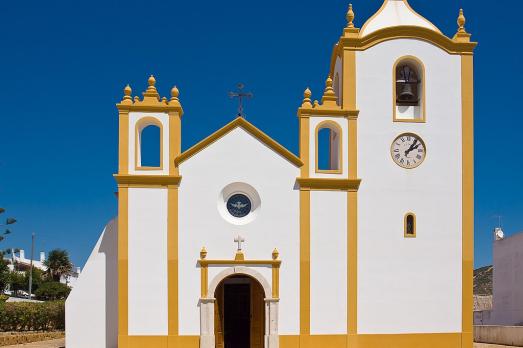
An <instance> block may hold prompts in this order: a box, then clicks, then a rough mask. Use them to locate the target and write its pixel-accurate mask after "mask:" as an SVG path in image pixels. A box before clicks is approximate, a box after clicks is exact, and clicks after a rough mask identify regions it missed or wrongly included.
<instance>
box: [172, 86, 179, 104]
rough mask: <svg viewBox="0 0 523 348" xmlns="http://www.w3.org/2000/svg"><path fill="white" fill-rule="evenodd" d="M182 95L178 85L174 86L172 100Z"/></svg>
mask: <svg viewBox="0 0 523 348" xmlns="http://www.w3.org/2000/svg"><path fill="white" fill-rule="evenodd" d="M179 95H180V91H179V90H178V87H176V86H174V87H173V88H172V89H171V101H173V100H179V99H178V96H179Z"/></svg>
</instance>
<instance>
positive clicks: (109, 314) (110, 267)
mask: <svg viewBox="0 0 523 348" xmlns="http://www.w3.org/2000/svg"><path fill="white" fill-rule="evenodd" d="M117 226H118V220H117V219H114V220H112V221H111V222H110V223H109V225H108V228H107V229H106V230H105V233H104V234H103V236H102V240H101V241H100V248H99V250H98V252H99V253H103V254H105V345H106V347H112V346H114V344H115V343H117V342H118V228H117Z"/></svg>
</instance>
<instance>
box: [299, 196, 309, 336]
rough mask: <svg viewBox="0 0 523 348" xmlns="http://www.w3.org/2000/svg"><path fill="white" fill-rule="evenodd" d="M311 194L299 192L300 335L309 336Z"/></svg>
mask: <svg viewBox="0 0 523 348" xmlns="http://www.w3.org/2000/svg"><path fill="white" fill-rule="evenodd" d="M310 209H311V192H310V191H308V190H300V335H308V334H310V288H311V271H310V266H311V256H310V255H311V245H310V244H311V240H310V230H311V218H310Z"/></svg>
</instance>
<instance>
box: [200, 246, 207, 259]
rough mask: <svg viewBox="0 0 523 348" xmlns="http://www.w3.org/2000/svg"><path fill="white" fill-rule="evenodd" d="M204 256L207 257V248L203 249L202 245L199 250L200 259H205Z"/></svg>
mask: <svg viewBox="0 0 523 348" xmlns="http://www.w3.org/2000/svg"><path fill="white" fill-rule="evenodd" d="M206 257H207V250H206V249H205V247H202V250H200V259H201V260H205V258H206Z"/></svg>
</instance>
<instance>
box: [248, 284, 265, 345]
mask: <svg viewBox="0 0 523 348" xmlns="http://www.w3.org/2000/svg"><path fill="white" fill-rule="evenodd" d="M264 298H265V296H264V293H263V288H262V287H261V285H260V284H259V283H258V282H257V281H256V280H254V279H251V348H263V336H264V329H265V320H264V319H265V301H264Z"/></svg>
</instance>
